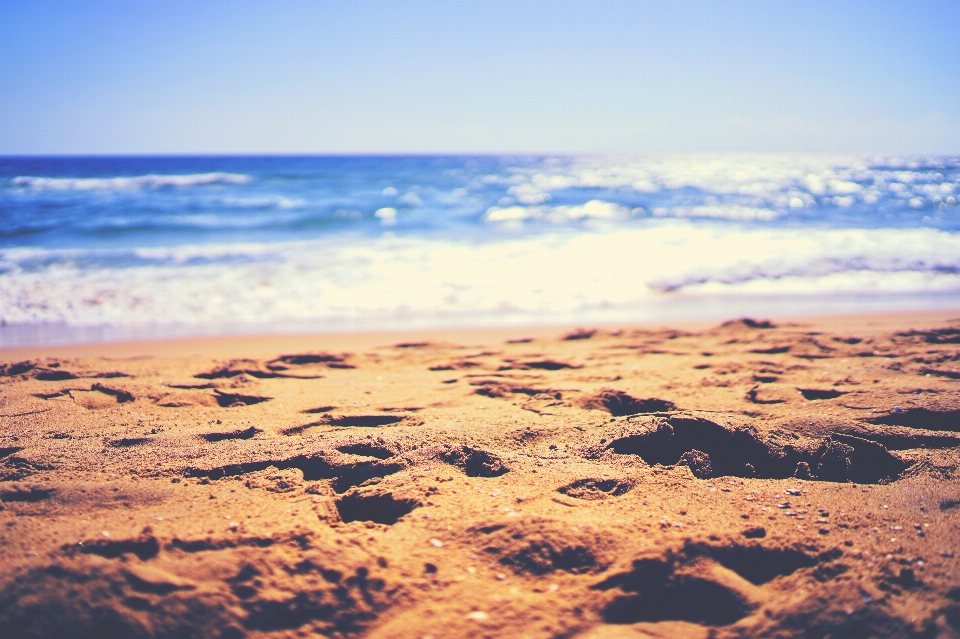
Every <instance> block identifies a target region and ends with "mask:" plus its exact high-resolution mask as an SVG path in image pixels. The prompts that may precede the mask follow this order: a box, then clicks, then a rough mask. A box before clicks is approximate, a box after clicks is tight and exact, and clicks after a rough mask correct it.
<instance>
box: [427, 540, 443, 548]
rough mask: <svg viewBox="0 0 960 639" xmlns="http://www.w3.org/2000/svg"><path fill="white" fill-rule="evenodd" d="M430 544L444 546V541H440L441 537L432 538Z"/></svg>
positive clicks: (438, 546) (435, 546)
mask: <svg viewBox="0 0 960 639" xmlns="http://www.w3.org/2000/svg"><path fill="white" fill-rule="evenodd" d="M430 545H431V546H433V547H434V548H443V542H442V541H440V540H439V539H431V540H430Z"/></svg>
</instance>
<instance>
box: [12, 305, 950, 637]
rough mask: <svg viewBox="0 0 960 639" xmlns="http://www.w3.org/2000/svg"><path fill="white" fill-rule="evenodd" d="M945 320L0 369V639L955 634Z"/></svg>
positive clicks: (241, 352)
mask: <svg viewBox="0 0 960 639" xmlns="http://www.w3.org/2000/svg"><path fill="white" fill-rule="evenodd" d="M958 391H960V309H955V310H939V311H932V312H919V311H909V312H901V313H886V314H859V315H833V316H830V315H823V316H814V317H771V318H767V317H760V316H758V317H754V318H752V319H750V318H742V317H741V318H739V319H737V318H731V319H729V320H728V321H713V320H702V321H697V322H682V321H677V322H673V323H670V322H666V323H661V324H653V323H649V324H640V325H638V324H629V323H624V324H622V325H616V324H588V325H585V326H584V325H581V326H580V327H579V328H578V326H577V325H576V324H571V325H569V326H541V327H509V326H507V327H497V328H485V329H481V328H478V329H468V328H456V329H443V330H402V331H394V332H367V333H340V334H332V333H330V334H307V335H290V334H286V335H249V336H242V335H240V336H226V337H224V336H220V337H208V338H202V337H201V338H184V339H176V340H165V341H131V342H111V343H96V344H77V345H30V346H24V347H19V348H4V349H0V437H2V440H0V502H2V505H0V635H2V636H8V637H40V636H73V637H230V638H239V637H251V638H260V637H285V638H286V637H299V636H308V635H311V634H313V633H320V634H324V635H327V636H339V637H348V636H364V637H410V638H414V637H416V638H423V637H434V638H439V637H454V636H458V637H466V636H470V637H518V636H524V637H583V638H586V637H597V638H602V637H690V638H699V637H760V636H763V637H794V636H810V637H847V636H858V637H867V636H869V637H956V636H958V635H960V566H958V563H957V562H958V561H960V559H957V558H955V553H958V552H960V532H958V531H960V507H958V505H960V488H958V483H957V472H958V471H957V468H958V464H960V394H958Z"/></svg>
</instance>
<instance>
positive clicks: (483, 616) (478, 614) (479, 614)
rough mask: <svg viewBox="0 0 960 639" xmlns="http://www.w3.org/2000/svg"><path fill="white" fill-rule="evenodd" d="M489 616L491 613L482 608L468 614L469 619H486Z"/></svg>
mask: <svg viewBox="0 0 960 639" xmlns="http://www.w3.org/2000/svg"><path fill="white" fill-rule="evenodd" d="M489 618H490V615H488V614H487V613H485V612H484V611H482V610H474V611H473V612H471V613H468V614H467V619H472V620H473V621H486V620H487V619H489Z"/></svg>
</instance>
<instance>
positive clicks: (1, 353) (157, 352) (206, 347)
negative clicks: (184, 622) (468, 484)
mask: <svg viewBox="0 0 960 639" xmlns="http://www.w3.org/2000/svg"><path fill="white" fill-rule="evenodd" d="M738 317H741V316H731V317H728V318H726V319H722V320H715V319H709V320H706V319H702V320H701V319H698V320H687V321H651V322H585V323H565V324H539V325H536V324H531V325H521V326H481V327H473V328H460V327H454V328H439V329H424V328H417V329H409V330H403V329H401V330H382V331H378V330H366V331H355V332H351V331H342V332H328V333H324V332H308V333H269V332H264V333H249V334H237V335H211V336H196V337H175V338H165V339H140V340H122V341H106V342H85V343H79V344H51V345H36V346H13V347H3V346H0V361H4V360H6V361H11V360H15V359H18V358H19V359H29V358H33V357H52V356H65V357H66V356H70V357H97V356H102V357H135V356H171V357H178V356H187V355H204V356H209V357H242V356H258V357H265V356H269V355H272V354H276V353H279V352H281V351H287V350H291V349H292V350H296V349H300V350H303V349H307V350H309V349H319V350H323V349H333V350H343V349H346V350H359V349H370V348H376V347H380V346H388V345H390V344H394V343H397V342H404V341H410V342H415V341H439V342H449V343H464V344H471V343H472V344H483V343H492V342H497V341H503V340H506V339H510V338H513V337H519V336H523V337H534V338H559V337H561V336H563V335H566V334H568V333H570V332H572V331H575V330H578V329H584V328H586V329H597V330H601V331H617V330H627V331H629V330H651V329H677V330H684V331H702V330H707V329H709V328H713V327H715V326H718V325H720V324H722V323H723V322H725V321H731V320H734V319H737V318H738ZM957 318H960V307H957V308H955V309H951V310H936V311H932V310H931V311H912V310H910V311H886V312H874V313H870V312H868V313H837V314H814V315H786V316H778V315H769V316H767V315H764V316H756V317H753V319H758V320H760V319H764V320H770V321H773V322H775V323H777V324H798V325H803V326H811V327H823V328H830V329H837V330H844V329H846V328H857V330H861V331H863V330H869V331H871V332H879V331H884V330H890V329H892V328H894V327H900V326H904V325H905V324H911V326H912V327H929V326H933V325H936V324H943V323H946V322H949V321H950V320H955V319H957ZM251 349H252V350H251Z"/></svg>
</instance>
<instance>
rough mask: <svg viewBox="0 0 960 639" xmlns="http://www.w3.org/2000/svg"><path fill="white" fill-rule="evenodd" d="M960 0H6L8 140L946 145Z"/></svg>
mask: <svg viewBox="0 0 960 639" xmlns="http://www.w3.org/2000/svg"><path fill="white" fill-rule="evenodd" d="M958 25H960V2H957V1H956V0H912V1H911V2H902V1H900V0H895V1H894V0H854V1H848V0H740V1H737V0H665V1H661V0H623V1H617V0H594V1H586V0H535V1H534V0H507V1H495V0H441V1H410V0H349V1H347V0H309V1H299V0H259V1H249V0H229V1H221V0H119V1H114V0H0V154H7V155H10V154H179V153H201V154H221V153H223V154H235V153H271V154H272V153H334V154H338V153H391V154H392V153H666V152H701V151H717V152H730V151H733V152H739V151H744V152H756V151H777V152H780V151H787V152H790V151H803V152H843V153H846V152H851V153H895V154H907V153H958V152H960V46H958V45H957V36H956V33H957V27H958Z"/></svg>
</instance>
